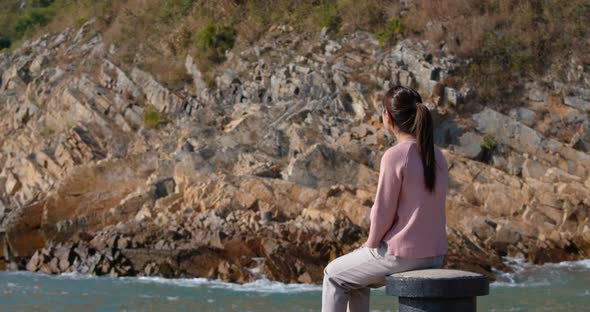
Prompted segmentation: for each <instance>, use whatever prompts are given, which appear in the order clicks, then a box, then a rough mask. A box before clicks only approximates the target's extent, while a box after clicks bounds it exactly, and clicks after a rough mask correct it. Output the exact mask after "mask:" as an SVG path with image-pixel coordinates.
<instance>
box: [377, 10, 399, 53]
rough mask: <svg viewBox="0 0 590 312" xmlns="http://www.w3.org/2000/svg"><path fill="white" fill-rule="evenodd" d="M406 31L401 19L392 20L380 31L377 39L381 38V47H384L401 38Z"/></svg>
mask: <svg viewBox="0 0 590 312" xmlns="http://www.w3.org/2000/svg"><path fill="white" fill-rule="evenodd" d="M404 30H405V27H404V24H403V22H402V19H401V18H399V17H394V18H390V19H389V20H388V21H387V23H385V25H384V26H383V28H381V29H379V30H378V31H377V33H376V35H377V38H379V45H380V46H384V45H386V44H387V43H390V42H391V41H392V40H393V39H395V38H397V37H399V36H401V35H402V34H403V33H404Z"/></svg>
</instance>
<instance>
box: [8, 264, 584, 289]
mask: <svg viewBox="0 0 590 312" xmlns="http://www.w3.org/2000/svg"><path fill="white" fill-rule="evenodd" d="M503 259H504V261H505V264H506V265H508V266H510V267H511V268H512V269H514V272H501V271H496V270H495V269H493V270H494V271H496V273H497V274H498V276H499V279H498V280H494V281H492V282H491V283H490V287H507V288H510V287H543V286H551V283H549V282H543V283H532V284H531V283H528V284H527V283H517V282H515V281H514V279H512V277H513V276H514V275H516V274H519V273H520V272H522V271H523V270H528V271H539V270H543V269H550V268H551V269H559V268H570V269H580V268H581V269H582V271H585V270H587V271H589V272H590V258H587V259H581V260H575V261H561V262H547V263H544V264H534V263H530V262H525V261H524V259H523V258H515V257H504V258H503ZM2 273H4V274H10V275H23V276H43V277H48V278H57V279H62V278H66V279H67V278H74V279H112V280H120V281H135V282H141V283H157V284H167V285H174V286H179V287H200V286H206V287H210V288H216V289H225V290H231V291H237V292H260V293H294V292H297V293H299V292H313V291H321V289H322V288H321V287H322V285H321V284H314V283H311V284H310V283H284V282H280V281H273V280H270V279H268V278H267V277H266V276H264V275H261V276H259V278H258V279H255V280H253V281H250V282H246V283H235V282H230V281H224V280H221V279H211V278H206V277H189V278H166V277H161V276H140V275H135V276H108V275H104V276H98V275H91V274H83V273H78V272H67V273H59V274H47V273H43V272H31V271H27V270H17V271H7V270H6V271H0V274H2ZM500 279H509V281H502V280H500ZM510 279H512V280H510ZM384 288H385V286H383V287H380V288H375V289H384Z"/></svg>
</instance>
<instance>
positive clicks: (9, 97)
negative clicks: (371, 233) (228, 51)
mask: <svg viewBox="0 0 590 312" xmlns="http://www.w3.org/2000/svg"><path fill="white" fill-rule="evenodd" d="M294 39H296V40H294ZM322 40H326V38H324V39H322ZM271 42H272V43H271ZM428 44H429V43H428V42H418V43H415V42H412V41H410V40H404V41H401V42H399V43H398V44H397V45H396V46H394V47H391V48H380V47H379V45H378V42H377V41H376V40H375V39H374V38H372V36H371V35H370V34H368V33H364V32H356V33H353V34H350V35H347V36H346V37H344V38H341V39H338V40H327V42H323V41H320V42H314V41H306V42H302V41H301V40H300V39H299V38H297V35H296V34H292V33H289V32H285V33H282V34H280V35H277V36H275V37H273V38H272V40H271V39H269V38H263V39H261V41H260V42H259V46H254V47H248V48H245V49H244V50H243V51H241V52H240V53H239V55H234V56H233V57H231V58H228V61H227V63H226V64H224V71H223V72H222V73H220V74H219V75H218V77H216V79H215V86H212V85H211V84H207V83H205V82H204V78H203V77H204V76H203V75H202V73H201V72H200V71H199V68H198V66H197V65H196V64H195V63H194V61H193V59H192V58H191V57H190V56H188V57H187V58H186V63H185V67H186V70H187V75H188V76H190V77H192V79H193V81H192V82H187V83H186V86H185V88H184V89H183V90H180V91H175V92H173V91H171V90H168V89H167V88H166V87H165V86H164V85H163V84H161V83H160V82H158V80H157V78H156V75H153V74H152V73H149V72H146V71H145V70H142V69H139V68H136V67H129V66H126V65H125V64H119V63H118V62H117V58H116V55H115V54H113V52H112V51H107V50H106V48H105V44H104V43H103V41H102V39H101V35H100V33H96V32H92V26H91V24H87V25H84V26H83V27H82V28H81V29H80V30H74V29H66V30H64V31H63V32H62V33H59V34H46V35H44V36H42V37H40V38H39V39H37V40H35V41H33V42H26V43H24V45H23V46H22V47H21V48H19V49H17V50H15V51H14V52H12V53H5V54H2V55H1V57H0V77H1V80H0V134H1V135H0V151H1V152H0V269H3V268H4V267H8V266H10V267H15V266H16V267H18V268H20V269H26V270H29V271H39V272H45V273H60V272H81V273H87V274H96V275H107V274H108V275H112V276H124V275H158V276H164V277H191V276H200V277H209V278H219V279H223V280H228V281H233V282H238V283H243V282H247V281H251V280H254V279H256V278H260V276H261V275H264V276H266V277H268V278H270V279H272V280H278V281H283V282H293V283H320V282H321V279H322V277H323V268H324V266H325V265H326V264H327V263H328V262H329V261H331V260H332V259H334V258H335V257H338V256H340V255H342V254H344V253H347V252H350V251H352V250H354V249H355V248H357V247H358V246H359V245H360V244H361V243H362V242H364V240H365V239H366V235H367V231H368V227H369V219H368V216H369V212H370V209H371V206H372V203H373V199H374V194H375V190H376V186H377V178H378V173H379V167H378V166H379V163H380V158H381V155H382V153H383V151H384V150H385V149H386V148H387V147H388V146H389V144H390V143H391V142H390V138H389V137H388V136H387V135H386V131H385V130H384V129H383V128H382V127H381V124H380V114H379V111H378V107H379V105H380V104H379V100H380V96H381V94H382V92H383V91H384V89H387V88H389V87H390V86H392V85H394V84H404V85H410V86H414V87H416V88H417V89H418V91H419V92H420V93H421V95H422V97H423V99H424V100H425V101H427V102H428V104H429V108H430V109H431V112H432V113H433V114H434V116H435V119H436V122H437V130H436V132H435V137H436V142H437V144H438V145H439V146H440V147H441V148H442V149H443V150H444V153H445V157H446V158H447V160H448V163H449V168H450V171H449V172H450V184H449V185H450V188H449V194H448V196H447V208H446V209H447V219H448V220H447V221H448V222H447V223H448V227H447V235H448V239H449V254H448V256H447V257H446V262H445V266H446V267H448V268H458V269H468V270H471V271H478V272H483V273H487V274H489V275H492V276H493V273H492V269H499V270H508V268H507V267H506V266H504V264H503V263H502V258H501V257H502V256H505V255H508V256H519V257H525V258H526V259H527V260H529V261H532V262H535V263H543V262H547V261H563V260H573V259H579V258H586V257H589V256H590V227H589V226H590V225H589V224H590V223H589V218H590V201H589V199H590V179H589V178H588V176H589V175H590V155H589V154H588V146H590V120H589V118H590V115H588V114H587V112H588V107H587V106H588V105H587V104H588V103H589V102H588V101H590V98H589V97H588V95H589V94H590V87H589V86H584V85H576V86H572V85H568V84H567V83H554V84H550V85H552V86H553V87H551V88H549V87H545V88H543V87H540V85H549V84H540V83H531V84H528V85H527V88H528V89H527V91H526V92H525V95H524V98H523V102H524V103H527V105H524V106H519V107H515V108H512V109H511V110H510V111H509V112H503V111H498V110H494V109H493V108H492V107H486V108H483V107H481V108H480V109H479V110H478V112H476V113H474V114H473V115H471V116H465V114H464V113H462V112H460V111H458V110H459V104H460V103H464V102H466V101H469V96H468V95H469V86H466V87H464V88H461V89H459V90H456V89H453V88H451V87H449V86H447V85H445V83H444V78H445V77H447V76H449V75H450V72H452V70H453V69H454V68H455V67H456V66H457V65H459V64H462V63H463V62H465V61H466V60H462V59H459V58H456V57H453V56H445V55H442V56H433V55H429V54H426V53H425V52H424V51H425V50H426V49H425V46H426V45H428ZM260 51H265V52H264V53H261V52H260ZM358 73H363V74H362V75H359V74H358ZM547 80H549V81H554V80H555V79H554V77H548V78H547ZM471 107H477V105H476V104H473V105H471ZM154 109H155V112H154V111H153V110H154ZM148 112H149V114H148ZM150 114H151V115H150ZM149 118H152V119H154V118H155V119H156V124H157V125H156V126H155V127H154V126H153V124H152V125H149V124H148V121H149V120H147V119H149ZM152 121H153V120H152Z"/></svg>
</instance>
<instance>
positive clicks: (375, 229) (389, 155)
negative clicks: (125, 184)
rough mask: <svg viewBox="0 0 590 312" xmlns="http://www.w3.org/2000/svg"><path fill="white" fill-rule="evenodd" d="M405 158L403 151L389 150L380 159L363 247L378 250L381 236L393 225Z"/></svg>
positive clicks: (405, 154)
mask: <svg viewBox="0 0 590 312" xmlns="http://www.w3.org/2000/svg"><path fill="white" fill-rule="evenodd" d="M406 157H407V153H405V152H404V151H403V150H401V149H395V148H390V149H388V150H387V151H385V153H384V154H383V157H382V158H381V166H380V169H379V182H378V185H377V193H376V194H375V202H374V203H373V207H371V225H370V227H369V237H368V239H367V241H366V242H365V243H364V244H363V247H371V248H378V247H379V244H380V242H381V240H382V239H383V236H384V235H385V233H387V231H388V230H389V229H390V228H391V226H392V225H393V221H394V219H395V215H396V212H397V204H398V198H399V193H400V190H401V185H402V180H403V175H402V172H403V167H404V166H405V164H406V161H407V158H406Z"/></svg>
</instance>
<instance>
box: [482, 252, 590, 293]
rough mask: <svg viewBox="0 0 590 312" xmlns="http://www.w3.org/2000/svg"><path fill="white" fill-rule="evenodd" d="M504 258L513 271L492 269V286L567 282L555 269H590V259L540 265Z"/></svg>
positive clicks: (530, 285)
mask: <svg viewBox="0 0 590 312" xmlns="http://www.w3.org/2000/svg"><path fill="white" fill-rule="evenodd" d="M504 260H505V264H506V265H508V266H510V267H511V268H512V270H513V272H502V271H498V270H496V269H492V271H493V272H494V273H495V274H496V276H497V280H496V281H494V282H492V283H491V284H490V286H492V287H545V286H550V285H554V284H560V283H566V282H567V280H568V278H567V277H566V276H565V275H564V274H563V273H561V272H560V271H556V270H555V269H561V270H566V271H574V272H577V271H582V272H587V271H588V270H590V259H582V260H576V261H563V262H557V263H545V264H541V265H539V264H534V263H530V262H526V261H525V259H523V258H514V257H504Z"/></svg>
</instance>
